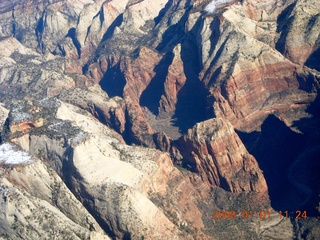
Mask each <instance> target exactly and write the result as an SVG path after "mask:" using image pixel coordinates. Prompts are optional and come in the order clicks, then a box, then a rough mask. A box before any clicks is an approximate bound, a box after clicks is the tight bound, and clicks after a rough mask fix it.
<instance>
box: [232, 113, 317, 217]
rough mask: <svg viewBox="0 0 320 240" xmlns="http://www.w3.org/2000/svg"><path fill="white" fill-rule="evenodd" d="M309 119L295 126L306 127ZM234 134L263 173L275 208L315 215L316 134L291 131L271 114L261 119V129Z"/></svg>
mask: <svg viewBox="0 0 320 240" xmlns="http://www.w3.org/2000/svg"><path fill="white" fill-rule="evenodd" d="M310 121H313V122H314V121H315V118H303V119H300V120H299V121H297V122H295V125H297V126H306V125H308V124H310ZM299 130H300V131H301V130H302V129H299ZM237 133H238V135H239V137H240V138H241V140H242V141H243V143H244V144H245V146H246V147H247V149H248V151H249V152H250V153H251V154H252V155H253V156H254V157H255V158H256V159H257V161H258V163H259V167H260V168H261V170H262V171H263V173H264V176H265V179H266V181H267V185H268V189H269V196H270V200H271V206H272V207H273V208H274V209H275V210H278V211H280V210H282V211H296V210H301V211H302V210H307V211H308V215H309V216H310V214H311V215H317V214H319V213H318V212H317V211H316V210H315V206H314V203H315V202H317V201H315V198H316V197H315V195H316V192H317V190H316V189H317V188H319V187H317V184H315V183H319V179H316V178H317V177H316V176H317V175H318V172H319V170H320V164H319V163H318V157H317V156H319V155H320V151H319V149H320V144H319V135H313V136H310V135H309V134H308V133H306V132H305V131H302V132H300V133H298V132H295V131H293V130H291V129H290V128H289V127H287V126H286V124H285V123H283V122H282V121H281V120H280V119H278V118H277V117H276V116H274V115H269V116H268V117H267V118H266V119H265V121H264V122H263V124H262V126H261V132H252V133H244V132H240V131H237Z"/></svg>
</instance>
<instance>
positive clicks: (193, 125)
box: [0, 0, 320, 239]
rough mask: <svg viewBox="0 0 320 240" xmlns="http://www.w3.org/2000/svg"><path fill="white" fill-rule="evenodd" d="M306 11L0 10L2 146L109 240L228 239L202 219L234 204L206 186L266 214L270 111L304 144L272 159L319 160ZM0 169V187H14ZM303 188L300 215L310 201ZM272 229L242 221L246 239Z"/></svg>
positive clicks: (281, 6)
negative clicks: (11, 146) (70, 197)
mask: <svg viewBox="0 0 320 240" xmlns="http://www.w3.org/2000/svg"><path fill="white" fill-rule="evenodd" d="M319 12H320V9H319V6H318V5H317V3H316V1H304V0H272V1H269V2H268V3H266V2H265V1H262V0H244V1H233V0H230V1H208V0H203V1H202V0H201V1H200V0H195V1H189V0H179V1H167V0H163V1H162V0H161V1H156V2H154V1H149V0H142V1H140V0H139V1H136V0H113V1H102V0H97V1H92V0H76V1H71V0H70V1H69V0H61V1H42V0H32V1H29V0H24V1H10V2H9V1H2V2H1V3H0V102H1V103H3V105H1V109H0V126H3V125H4V128H3V130H1V141H2V142H14V143H16V144H18V145H20V146H21V147H22V148H23V149H24V150H25V151H28V152H29V153H30V154H32V155H33V156H34V157H35V158H39V159H40V160H41V161H43V162H44V163H45V165H46V167H43V168H48V169H53V170H54V172H56V173H58V175H59V177H60V178H61V180H62V181H63V182H64V183H65V184H66V186H67V188H68V189H69V190H70V191H71V192H72V194H74V196H75V197H76V198H77V199H78V200H79V201H80V202H81V204H83V206H84V207H85V208H86V211H88V212H89V215H91V216H92V218H94V219H95V221H96V222H97V224H99V225H100V227H101V228H102V229H103V231H105V232H107V234H108V235H109V236H110V237H112V238H118V239H121V238H133V239H134V238H140V237H142V236H146V237H147V238H148V237H149V238H162V237H163V236H166V238H173V239H174V238H180V239H185V238H191V237H192V235H196V234H197V235H199V236H200V239H205V238H206V237H207V235H210V236H211V237H212V236H216V237H217V238H227V237H228V236H227V235H223V234H222V235H219V234H218V235H215V234H212V232H219V233H220V232H221V231H219V224H217V225H213V224H211V222H208V220H207V219H210V217H211V216H209V215H208V214H207V213H206V212H209V211H212V210H214V209H213V206H216V207H218V206H220V207H219V208H222V209H223V208H225V207H226V206H228V207H233V206H234V205H232V204H231V205H228V204H227V203H226V202H228V201H224V205H215V204H217V203H216V202H215V201H216V199H217V198H219V197H218V196H215V197H210V194H213V192H212V191H211V192H210V189H211V190H212V189H220V188H222V189H224V190H225V191H221V192H219V191H218V190H217V192H219V194H222V197H221V198H223V197H225V196H229V197H228V198H226V199H231V200H232V201H234V202H237V200H234V199H236V198H237V197H239V196H240V197H242V196H249V195H250V194H253V195H254V196H257V198H256V199H259V200H255V201H251V200H250V201H251V202H258V201H260V199H264V201H262V200H261V203H262V202H263V204H265V203H266V202H265V199H267V198H268V189H267V185H268V187H269V186H270V184H271V183H270V179H269V178H267V182H266V181H265V178H264V176H263V174H262V171H261V170H260V169H259V166H260V168H262V170H263V171H265V170H268V169H265V168H264V166H265V165H264V164H265V159H264V158H263V157H261V156H263V155H266V153H267V152H266V151H267V150H266V149H268V146H270V147H271V148H272V149H277V148H273V145H272V144H271V143H270V141H269V140H268V139H267V138H266V137H265V134H266V133H265V125H266V124H268V121H269V120H268V119H269V118H268V116H269V115H270V114H272V115H274V116H275V117H276V119H278V120H279V121H280V122H281V123H284V125H285V127H283V128H286V127H288V128H289V129H290V131H294V132H296V133H297V134H302V135H303V136H304V137H305V139H307V141H305V142H306V144H301V146H300V147H299V152H297V154H298V155H299V156H296V155H294V154H292V153H288V154H284V156H287V157H288V158H290V159H285V160H284V163H281V164H284V165H285V164H287V163H292V164H294V163H295V162H296V160H297V159H304V157H305V156H309V155H308V152H309V151H311V150H312V151H315V152H317V151H316V150H315V149H317V146H318V145H317V144H318V142H319V139H320V138H319V134H318V133H317V132H316V131H310V129H314V128H316V129H317V128H318V125H317V124H318V122H319V120H318V119H319V117H318V116H319V115H317V103H318V100H317V99H318V97H317V96H318V91H319V78H320V75H319V72H318V71H319V64H318V60H317V59H318V57H319ZM47 97H49V98H47ZM52 97H53V98H56V99H51V98H52ZM57 99H59V100H57ZM20 100H22V101H20ZM2 106H3V107H2ZM6 109H11V112H10V113H9V115H8V113H7V110H6ZM7 116H8V118H7ZM309 124H310V126H309ZM306 126H309V127H306ZM111 129H113V130H111ZM114 130H115V131H114ZM297 139H304V138H300V137H299V138H297ZM279 141H280V140H279ZM124 143H127V144H132V145H141V146H144V147H149V148H148V149H147V148H143V147H137V146H135V147H132V146H126V145H123V144H124ZM280 143H281V144H283V141H280ZM151 148H158V149H160V150H162V151H163V152H162V153H161V152H158V151H156V150H152V149H151ZM283 149H287V148H285V147H283ZM278 150H279V149H278ZM274 151H276V150H274ZM283 151H285V150H283ZM286 151H287V150H286ZM288 151H289V150H288ZM164 152H169V153H170V156H169V154H168V153H164ZM249 152H250V153H251V154H250V153H249ZM271 156H278V155H277V154H276V153H271ZM170 157H171V158H170ZM279 159H280V158H279ZM312 159H313V158H312ZM279 161H280V162H281V161H282V160H281V159H280V160H279ZM173 162H174V163H176V164H178V165H180V166H182V167H185V168H187V169H188V171H186V170H182V171H181V172H180V171H179V170H177V168H176V167H175V166H174V165H173ZM258 162H259V163H258ZM298 162H300V161H298ZM310 162H312V164H314V161H313V160H312V161H310ZM258 164H259V166H258ZM268 164H271V166H275V167H276V166H277V165H276V164H274V163H273V162H272V161H270V162H268ZM273 164H274V165H273ZM40 165H41V164H40ZM40 165H39V164H38V165H37V164H34V163H33V164H31V165H30V166H34V168H39V166H40ZM302 165H303V164H302ZM41 166H42V165H41ZM299 166H300V165H299ZM315 166H317V165H316V164H315ZM291 167H292V168H293V169H297V167H295V166H291ZM24 168H25V166H24V167H23V168H22V169H24ZM305 168H306V172H308V171H309V170H310V169H309V167H308V166H305ZM316 168H317V167H315V169H316ZM6 169H7V170H6V171H9V168H6ZM285 169H287V170H288V169H290V166H287V165H286V168H285ZM308 169H309V170H308ZM14 171H15V170H12V174H15V173H14ZM43 171H47V170H43ZM48 171H49V170H48ZM310 171H311V170H310ZM311 172H312V171H311ZM7 173H8V175H6V176H5V177H3V182H6V183H5V184H7V185H8V186H9V185H10V184H11V185H10V186H11V188H12V189H16V190H15V191H17V192H19V191H22V190H21V189H22V188H21V186H20V185H19V184H18V185H16V183H15V182H14V181H11V180H12V179H13V178H12V177H10V176H11V175H10V174H9V173H10V171H9V172H7ZM25 174H27V173H26V172H25V171H22V175H25ZM22 175H21V176H22ZM289 175H290V174H289ZM301 176H302V177H301ZM301 176H300V175H299V177H297V178H296V179H293V180H292V181H291V182H293V185H295V186H296V187H297V186H298V185H299V184H300V183H301V178H302V179H303V176H305V174H302V175H301ZM42 177H43V178H45V175H42ZM291 177H292V174H291V175H290V176H289V178H291ZM57 178H58V177H57ZM10 179H11V180H10ZM309 180H310V179H309V178H308V181H307V182H308V184H307V185H308V187H307V189H308V193H307V194H305V195H308V196H307V197H308V199H310V201H312V203H310V204H309V205H308V204H307V205H306V206H311V205H312V206H315V205H316V203H318V202H319V199H318V197H317V196H316V192H317V191H318V190H317V188H316V187H311V185H312V184H311V183H310V181H309ZM24 181H25V182H29V179H27V180H24ZM303 181H305V180H303ZM303 181H302V182H303ZM293 188H295V187H294V186H293ZM298 188H299V187H298ZM171 189H174V191H172V190H171ZM290 189H291V188H290ZM310 189H311V190H310ZM49 190H50V189H49ZM49 190H46V191H47V192H49ZM309 190H310V191H309ZM25 191H26V192H29V191H30V192H32V194H33V190H32V189H31V188H28V189H27V190H25ZM290 191H291V190H290ZM292 191H295V190H292ZM269 192H270V189H269ZM309 192H310V194H309ZM32 194H31V195H32ZM70 194H71V193H70ZM311 195H312V196H311ZM32 196H34V197H35V199H36V200H35V201H38V200H37V199H38V198H40V196H38V195H32ZM235 196H236V197H235ZM250 196H251V195H250ZM258 197H259V198H258ZM28 198H29V197H28ZM212 199H215V200H214V201H213V200H212ZM248 199H251V198H249V197H248ZM211 200H212V201H211ZM231 200H230V201H231ZM45 201H47V200H45ZM248 201H249V200H248ZM272 201H273V199H271V203H272ZM47 202H48V204H49V205H50V206H51V205H52V207H50V209H51V210H50V211H56V210H52V209H59V211H61V212H62V213H63V214H62V215H61V216H62V217H61V219H63V221H62V222H67V221H69V220H68V219H71V220H72V221H74V223H75V225H72V226H71V225H70V228H68V229H67V230H66V231H67V232H69V231H71V232H73V233H75V234H76V235H77V236H78V237H79V238H88V237H89V236H90V235H92V234H103V233H101V232H100V230H99V228H98V227H96V228H95V229H90V227H89V228H88V225H81V224H80V223H79V221H80V220H79V219H80V218H78V219H77V218H76V216H73V217H70V214H71V213H68V214H67V213H66V212H67V211H66V210H63V209H62V208H63V207H62V204H61V205H60V206H58V205H57V204H55V203H53V202H52V201H51V202H50V201H49V200H48V201H47ZM6 204H7V203H6ZM10 204H11V203H10ZM19 204H20V203H19ZM37 204H38V203H37ZM46 204H47V203H46ZM249 205H250V204H249ZM37 206H40V205H39V204H38V205H37ZM141 206H145V207H146V208H143V207H141ZM302 207H304V206H302ZM48 208H49V207H48ZM10 209H11V208H10ZM147 210H148V211H149V212H150V213H152V214H153V215H152V214H149V213H147ZM10 211H11V210H10ZM48 211H49V210H48ZM79 212H81V213H82V212H83V209H81V210H79ZM59 214H60V213H59ZM9 215H10V214H9ZM63 215H64V216H63ZM19 216H20V215H19ZM55 216H56V215H55ZM59 216H60V215H59ZM57 218H58V217H57ZM57 218H55V219H57ZM18 219H19V221H20V222H21V221H22V220H20V219H22V217H19V218H18ZM73 219H77V220H73ZM81 219H82V218H81ZM3 221H4V222H9V223H10V224H11V223H12V222H10V221H11V220H10V221H7V220H3ZM9 223H8V224H9ZM273 223H274V224H271V225H272V227H268V226H265V225H263V224H262V223H260V222H259V223H258V222H255V224H256V225H254V226H255V227H254V229H255V230H254V231H253V232H252V234H253V236H252V238H254V237H256V238H257V237H262V236H264V237H265V236H268V234H269V233H270V232H271V235H272V231H273V229H276V228H277V227H276V226H284V225H285V227H284V228H285V229H287V230H286V233H287V235H284V236H285V237H284V238H288V237H289V238H290V236H292V234H293V233H292V230H288V229H291V227H290V226H291V225H290V223H289V224H288V225H286V223H284V225H282V224H279V222H278V221H276V220H275V221H274V222H273ZM6 224H7V223H6ZM10 224H9V225H8V226H9V227H8V228H6V233H7V234H9V235H10V234H11V233H12V228H11V227H10V226H12V224H11V225H10ZM28 224H29V225H30V224H31V223H30V222H29V223H28ZM32 224H33V223H32ZM32 224H31V225H32ZM44 224H46V223H44ZM237 224H240V225H241V223H238V222H237V221H236V222H235V225H234V226H235V228H236V229H238V225H237ZM261 224H262V225H263V226H264V227H261V228H260V227H259V226H262V225H261ZM277 224H279V225H277ZM31 225H30V226H31ZM240 225H239V226H240ZM6 226H7V225H6ZM32 226H36V225H32ZM43 226H44V225H43ZM241 226H242V225H241ZM244 226H245V228H246V229H249V227H248V225H246V224H245V225H244ZM60 227H61V226H60V225H59V226H57V228H56V229H60V230H58V231H60V232H61V231H62V228H60ZM9 229H11V230H9ZM19 229H21V231H22V230H23V227H22V228H19ZM204 229H207V230H208V231H207V232H205V230H204ZM250 229H251V228H250ZM261 229H264V230H261ZM295 229H299V226H298V227H297V228H295ZM19 231H20V230H19ZM80 232H81V234H82V235H81V234H80ZM24 234H26V236H33V235H32V233H31V232H30V231H26V232H25V233H24ZM41 234H42V233H40V235H41ZM79 234H80V235H79ZM230 234H231V235H232V234H233V233H231V232H230ZM273 236H275V235H273ZM35 238H37V236H35ZM75 239H76V238H75ZM97 239H99V237H97Z"/></svg>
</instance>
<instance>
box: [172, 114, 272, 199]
mask: <svg viewBox="0 0 320 240" xmlns="http://www.w3.org/2000/svg"><path fill="white" fill-rule="evenodd" d="M175 146H176V147H177V148H178V149H179V150H180V153H179V155H180V154H181V156H180V159H181V157H182V164H184V165H185V166H186V167H188V168H190V169H191V170H192V171H195V172H197V173H199V174H200V176H201V178H202V179H203V181H207V182H209V183H210V184H212V185H215V186H221V187H222V188H224V189H226V190H228V191H231V192H234V193H240V192H243V191H245V192H250V191H254V192H261V193H266V191H267V185H266V182H265V179H264V177H263V174H262V172H261V170H260V169H259V166H258V164H257V161H256V160H255V158H254V157H253V156H252V155H250V154H249V153H248V151H247V150H246V148H245V146H244V145H243V143H242V142H241V140H240V138H239V137H238V135H237V134H236V133H235V131H234V129H233V127H232V125H231V124H230V123H228V122H226V121H224V120H223V119H220V118H215V119H211V120H207V121H204V122H200V123H197V124H196V125H195V126H194V127H193V128H192V129H190V130H188V133H187V134H186V135H185V136H183V137H181V138H180V139H179V140H178V143H177V145H175ZM180 161H181V160H180Z"/></svg>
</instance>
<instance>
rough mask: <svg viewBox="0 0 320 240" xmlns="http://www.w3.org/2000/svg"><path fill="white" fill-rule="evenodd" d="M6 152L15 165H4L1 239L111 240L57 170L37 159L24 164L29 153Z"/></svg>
mask: <svg viewBox="0 0 320 240" xmlns="http://www.w3.org/2000/svg"><path fill="white" fill-rule="evenodd" d="M7 145H8V144H7ZM3 146H4V145H1V147H3ZM9 146H10V145H9ZM12 148H16V146H13V147H12ZM6 151H10V154H11V158H12V159H14V161H15V163H3V162H1V164H2V167H1V179H0V182H1V183H0V184H1V185H0V186H1V198H0V199H1V200H0V202H1V206H2V208H1V218H0V222H1V226H2V228H1V230H0V234H1V236H3V237H9V239H21V238H27V239H30V238H32V239H44V238H51V237H52V236H59V237H61V238H68V239H109V238H108V237H107V235H105V233H104V232H103V230H102V229H101V227H100V226H99V224H98V223H97V222H96V220H95V219H94V218H93V217H92V216H91V215H90V214H89V212H88V211H87V210H86V209H85V208H84V206H83V205H82V204H81V203H80V202H79V201H78V200H77V199H76V198H75V196H74V195H73V194H72V193H71V192H70V190H69V189H68V188H67V187H66V185H65V184H64V182H63V181H62V179H61V178H60V177H59V176H58V175H57V174H56V172H55V171H52V169H49V168H47V167H46V166H45V165H44V164H43V163H42V162H41V161H40V160H38V159H36V158H34V157H32V161H31V162H30V161H29V162H23V159H24V158H26V155H27V154H26V153H25V155H23V152H21V151H20V150H10V149H8V148H7V149H6ZM3 154H4V153H3V152H1V160H3V159H2V158H3ZM19 161H20V162H19Z"/></svg>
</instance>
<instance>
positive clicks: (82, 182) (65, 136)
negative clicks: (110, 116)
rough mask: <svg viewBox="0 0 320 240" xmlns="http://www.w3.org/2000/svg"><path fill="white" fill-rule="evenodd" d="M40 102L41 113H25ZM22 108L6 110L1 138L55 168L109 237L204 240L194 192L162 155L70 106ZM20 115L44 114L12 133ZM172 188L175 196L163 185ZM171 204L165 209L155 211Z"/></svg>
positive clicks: (55, 104) (46, 102)
mask: <svg viewBox="0 0 320 240" xmlns="http://www.w3.org/2000/svg"><path fill="white" fill-rule="evenodd" d="M39 105H41V109H40V107H39V109H40V110H39V111H36V112H34V111H31V110H32V109H33V108H34V107H33V106H39ZM24 106H25V107H24V108H23V109H21V108H19V109H20V110H19V112H18V111H15V110H12V111H11V113H10V115H9V121H8V123H7V131H6V135H5V136H6V137H5V140H8V139H10V140H11V141H12V142H15V143H16V144H18V145H20V146H21V147H22V148H23V149H24V150H26V151H28V152H30V153H31V154H32V155H33V156H35V157H39V158H40V159H42V161H44V162H45V164H46V165H47V166H49V167H51V168H53V169H54V170H55V171H56V172H57V173H58V174H59V175H60V177H61V178H62V179H63V180H64V181H65V183H66V185H67V187H68V188H69V189H70V190H71V191H72V192H73V193H74V194H75V196H76V197H77V198H78V199H80V201H81V202H82V204H83V205H84V206H85V207H86V208H87V209H88V211H89V212H90V214H91V215H92V216H93V217H94V218H95V219H96V220H97V222H98V223H99V225H100V226H101V227H102V228H103V229H104V230H105V231H106V232H107V233H108V234H110V235H111V237H116V238H119V239H120V238H124V237H126V236H130V237H132V238H141V237H142V236H144V237H148V238H149V237H150V238H157V237H160V238H161V237H162V236H166V237H169V238H171V239H174V238H186V239H189V238H190V239H191V236H190V234H189V233H188V231H197V232H198V233H199V234H200V235H202V236H203V238H204V239H205V238H206V236H205V234H203V233H202V230H201V229H202V228H203V227H204V225H203V223H202V219H201V217H202V214H201V212H200V210H199V209H198V207H197V205H196V204H195V202H194V201H198V199H197V195H194V196H189V198H186V197H185V194H190V191H191V192H197V191H198V190H197V189H196V188H195V187H194V186H193V185H192V183H191V182H190V180H189V179H188V178H187V177H185V176H183V175H182V174H181V172H179V171H178V170H177V169H176V168H174V167H173V164H172V161H171V159H170V157H169V155H168V154H167V153H162V152H159V151H157V150H152V149H146V148H141V147H130V146H126V145H123V144H122V143H121V142H120V141H119V140H118V139H117V137H118V134H117V133H115V132H114V131H113V130H110V129H109V128H107V127H106V126H104V125H102V124H101V123H98V122H97V121H96V120H94V119H93V118H92V117H90V116H86V115H82V114H80V113H77V112H78V111H79V109H78V108H76V107H74V106H73V105H68V104H65V103H60V102H57V101H56V100H54V99H46V100H43V101H42V102H36V103H29V104H26V105H24ZM26 112H27V113H29V119H36V118H37V116H39V115H42V116H47V117H46V119H45V120H44V122H45V124H44V125H42V126H35V125H34V126H33V128H32V129H29V131H25V130H24V129H21V128H17V130H16V132H12V131H11V129H12V126H14V125H15V121H10V119H11V118H12V119H14V118H15V116H17V115H24V114H25V113H26ZM48 112H50V113H51V115H49V114H47V113H48ZM22 121H23V120H21V122H22ZM24 121H26V120H24ZM28 121H29V120H28ZM19 130H21V131H20V132H19V133H17V132H18V131H19ZM39 177H40V178H44V177H43V176H39ZM8 179H9V177H8ZM25 182H27V183H26V184H31V183H29V182H28V181H27V180H25ZM178 183H179V186H180V187H178V188H177V189H176V190H175V191H174V194H173V193H172V192H171V190H170V187H169V186H170V185H171V184H178ZM186 188H188V189H189V190H188V191H187V192H185V191H184V190H185V189H186ZM164 199H165V200H164ZM181 201H183V202H184V203H185V205H180V204H179V203H180V202H181ZM169 203H170V204H171V205H170V208H167V207H165V208H164V209H163V210H162V208H160V207H161V206H162V205H163V204H169ZM172 206H175V207H172ZM187 207H188V208H189V211H186V208H187ZM187 230H188V231H187Z"/></svg>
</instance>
